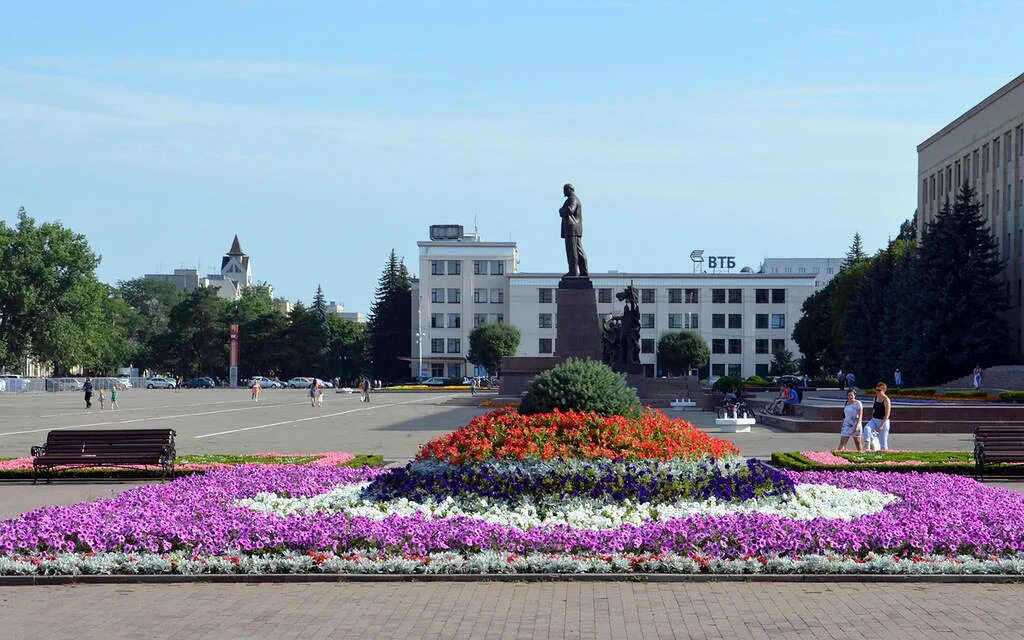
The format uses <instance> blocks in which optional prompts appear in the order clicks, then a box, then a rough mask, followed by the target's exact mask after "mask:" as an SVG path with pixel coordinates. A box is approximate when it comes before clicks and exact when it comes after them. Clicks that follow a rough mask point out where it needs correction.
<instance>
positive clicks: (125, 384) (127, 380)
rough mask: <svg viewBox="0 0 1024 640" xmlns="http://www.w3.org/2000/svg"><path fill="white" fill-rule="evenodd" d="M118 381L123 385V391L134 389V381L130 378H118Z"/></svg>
mask: <svg viewBox="0 0 1024 640" xmlns="http://www.w3.org/2000/svg"><path fill="white" fill-rule="evenodd" d="M117 381H118V382H120V383H121V388H122V389H131V388H132V379H131V378H129V377H128V376H117Z"/></svg>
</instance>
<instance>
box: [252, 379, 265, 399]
mask: <svg viewBox="0 0 1024 640" xmlns="http://www.w3.org/2000/svg"><path fill="white" fill-rule="evenodd" d="M262 389H263V387H261V386H260V383H259V381H258V380H257V381H256V382H253V383H252V399H253V400H255V401H256V402H259V401H260V391H261V390H262Z"/></svg>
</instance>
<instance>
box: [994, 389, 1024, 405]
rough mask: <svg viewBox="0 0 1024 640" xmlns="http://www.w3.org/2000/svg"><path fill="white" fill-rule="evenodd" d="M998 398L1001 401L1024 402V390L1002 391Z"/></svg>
mask: <svg viewBox="0 0 1024 640" xmlns="http://www.w3.org/2000/svg"><path fill="white" fill-rule="evenodd" d="M999 399H1000V400H1002V401H1003V402H1016V403H1017V404H1024V391H1004V392H1002V393H1000V394H999Z"/></svg>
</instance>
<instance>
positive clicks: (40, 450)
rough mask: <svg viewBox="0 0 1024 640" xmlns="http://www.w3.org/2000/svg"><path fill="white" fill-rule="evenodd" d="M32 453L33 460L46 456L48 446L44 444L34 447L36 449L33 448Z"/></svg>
mask: <svg viewBox="0 0 1024 640" xmlns="http://www.w3.org/2000/svg"><path fill="white" fill-rule="evenodd" d="M30 452H31V454H32V457H33V458H38V457H39V456H42V455H46V445H45V444H42V445H38V446H34V447H32V449H31V451H30Z"/></svg>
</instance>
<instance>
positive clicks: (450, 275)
mask: <svg viewBox="0 0 1024 640" xmlns="http://www.w3.org/2000/svg"><path fill="white" fill-rule="evenodd" d="M416 244H417V246H418V247H419V254H420V255H419V277H418V278H414V279H413V282H412V323H413V326H412V363H411V367H410V371H411V372H412V375H413V376H416V375H417V374H418V375H419V376H420V377H427V376H444V377H449V378H457V377H460V376H465V375H470V374H473V375H482V373H483V372H482V371H477V370H476V369H474V367H473V365H471V364H470V363H469V362H468V361H467V360H466V355H467V354H468V353H469V333H470V331H472V330H473V327H475V326H478V325H480V324H483V323H484V322H506V321H507V320H508V317H509V302H508V276H509V275H510V274H513V273H515V272H516V271H517V270H518V269H519V249H518V248H517V246H516V243H515V242H486V241H485V240H484V239H483V238H482V237H480V235H479V234H476V233H473V234H466V233H464V232H463V227H462V226H461V225H432V226H431V227H430V240H427V241H421V242H418V243H416Z"/></svg>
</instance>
